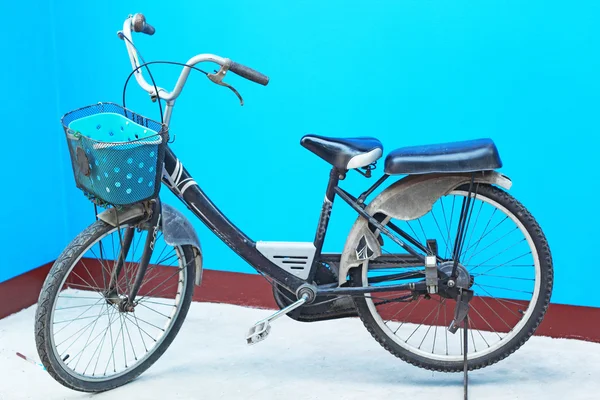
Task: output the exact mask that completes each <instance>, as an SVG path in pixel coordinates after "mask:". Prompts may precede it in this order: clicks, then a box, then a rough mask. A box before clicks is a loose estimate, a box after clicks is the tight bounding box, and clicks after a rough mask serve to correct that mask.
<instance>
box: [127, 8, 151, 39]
mask: <svg viewBox="0 0 600 400" xmlns="http://www.w3.org/2000/svg"><path fill="white" fill-rule="evenodd" d="M132 25H133V30H134V31H135V32H142V33H145V34H146V35H150V36H152V35H154V32H156V29H154V27H153V26H152V25H150V24H149V23H147V22H146V17H144V14H141V13H137V14H135V15H134V16H133V24H132Z"/></svg>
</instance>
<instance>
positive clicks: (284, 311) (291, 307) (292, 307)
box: [256, 294, 308, 325]
mask: <svg viewBox="0 0 600 400" xmlns="http://www.w3.org/2000/svg"><path fill="white" fill-rule="evenodd" d="M306 300H308V295H307V294H304V295H302V297H301V298H299V299H298V300H296V301H295V302H294V303H292V304H290V305H289V306H287V307H285V308H282V309H281V310H279V311H277V312H276V313H275V314H272V315H270V316H269V317H267V318H265V319H263V320H261V321H259V322H258V323H257V324H256V325H258V324H261V323H263V322H272V321H275V320H276V319H277V318H279V317H281V316H283V315H286V314H287V313H289V312H292V311H294V310H295V309H296V308H298V307H300V306H301V305H303V304H304V303H306Z"/></svg>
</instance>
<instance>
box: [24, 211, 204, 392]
mask: <svg viewBox="0 0 600 400" xmlns="http://www.w3.org/2000/svg"><path fill="white" fill-rule="evenodd" d="M127 232H129V235H133V237H132V240H131V245H130V246H129V251H128V253H127V258H126V259H125V262H124V263H123V267H122V270H121V272H120V274H119V275H118V279H117V280H116V285H112V286H111V285H110V281H111V275H116V274H113V273H114V271H115V265H116V264H117V263H116V262H115V261H114V260H115V259H118V256H117V255H118V254H120V252H121V244H122V243H126V242H127V241H126V240H125V239H124V238H125V237H126V234H127ZM147 235H148V232H147V231H145V230H140V229H137V227H136V226H135V225H127V224H125V225H122V226H121V227H120V229H117V228H115V227H113V226H111V225H108V224H106V223H105V222H103V221H97V222H96V223H94V224H93V225H91V226H90V227H88V228H87V229H86V230H84V231H83V232H81V233H80V234H79V235H78V236H77V237H76V238H75V240H73V242H71V244H70V245H69V246H68V247H67V248H66V249H65V250H64V251H63V253H62V254H61V255H60V257H59V258H58V260H57V261H56V262H55V263H54V265H53V267H52V269H51V270H50V273H49V275H48V277H47V279H46V281H45V283H44V286H43V288H42V292H41V294H40V298H39V302H38V309H37V313H36V319H35V339H36V344H37V348H38V353H39V356H40V359H41V360H42V363H43V364H44V366H45V367H46V369H47V370H48V372H49V373H50V375H51V376H52V377H53V378H54V379H56V380H57V381H58V382H60V383H61V384H63V385H64V386H66V387H68V388H71V389H74V390H79V391H84V392H101V391H105V390H110V389H114V388H116V387H118V386H121V385H124V384H126V383H128V382H130V381H131V380H133V379H135V378H136V377H137V376H139V375H140V374H141V373H142V372H144V371H145V370H146V369H148V368H149V367H150V366H151V365H152V364H153V363H154V362H156V360H158V358H159V357H160V356H161V355H162V354H163V353H164V352H165V350H166V349H167V348H168V347H169V345H170V344H171V342H172V341H173V339H174V338H175V336H176V335H177V333H178V331H179V329H180V327H181V325H182V323H183V321H184V319H185V317H186V314H187V312H188V309H189V306H190V302H191V300H192V294H193V291H194V276H195V271H196V265H195V258H194V250H193V249H192V248H191V247H190V246H180V247H171V246H169V245H168V244H166V243H165V242H164V238H163V237H162V232H159V233H158V234H157V237H156V243H155V245H154V251H153V254H152V258H151V259H150V263H149V265H148V269H147V271H146V274H145V275H144V279H143V281H142V283H141V285H140V290H139V292H138V295H137V296H136V298H135V300H134V301H133V302H132V303H130V304H133V305H134V307H133V308H132V309H128V310H127V311H125V307H123V306H122V304H121V303H122V302H123V301H124V300H126V297H127V293H129V289H130V287H131V286H132V285H133V281H134V279H135V276H136V273H137V268H138V267H139V261H140V258H141V254H142V250H143V247H144V242H145V240H146V237H147ZM124 247H127V245H124ZM109 287H110V288H111V289H109ZM123 304H126V303H123Z"/></svg>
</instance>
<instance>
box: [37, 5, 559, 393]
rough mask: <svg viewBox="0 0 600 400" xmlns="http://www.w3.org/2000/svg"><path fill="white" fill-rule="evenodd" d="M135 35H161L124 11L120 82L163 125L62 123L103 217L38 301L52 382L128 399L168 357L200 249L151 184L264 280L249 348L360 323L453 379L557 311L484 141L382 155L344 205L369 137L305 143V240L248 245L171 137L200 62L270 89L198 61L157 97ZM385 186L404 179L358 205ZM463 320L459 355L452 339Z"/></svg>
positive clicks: (119, 117)
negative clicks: (338, 203)
mask: <svg viewBox="0 0 600 400" xmlns="http://www.w3.org/2000/svg"><path fill="white" fill-rule="evenodd" d="M132 30H133V31H134V32H140V33H145V34H148V35H152V34H154V32H155V29H154V28H153V27H152V26H151V25H150V24H148V23H147V22H146V19H145V17H144V16H143V15H142V14H135V15H133V16H129V17H128V18H127V19H126V20H125V22H124V25H123V30H122V31H120V32H119V37H120V38H121V39H122V40H123V41H124V42H125V46H126V48H127V52H128V55H129V58H130V61H131V65H132V68H133V71H132V72H131V74H130V77H131V76H134V77H135V79H136V81H137V83H138V84H139V85H140V86H141V87H142V88H143V89H144V90H145V91H146V92H148V94H149V95H150V97H151V99H152V100H153V101H157V102H158V105H159V106H160V107H161V114H160V115H161V119H162V121H161V122H160V123H159V122H157V121H153V120H150V119H148V118H145V117H143V116H140V115H138V114H135V113H133V112H131V111H129V110H128V109H126V108H125V104H124V106H123V107H120V106H118V105H115V104H111V103H99V104H96V105H93V106H89V107H85V108H82V109H80V110H75V111H73V112H70V113H68V114H66V115H65V116H64V117H63V120H62V123H63V126H64V129H65V132H66V136H67V143H68V145H69V152H70V155H71V159H72V167H73V170H74V176H75V181H76V183H77V186H78V187H79V188H80V189H82V190H83V191H84V192H85V193H86V195H87V196H88V197H89V198H90V199H91V200H92V201H93V202H94V204H96V205H102V206H105V207H106V209H105V210H104V211H102V212H101V213H98V214H97V221H96V222H94V223H93V224H92V225H90V226H89V227H88V228H87V229H85V230H84V231H82V232H81V233H80V234H79V235H78V236H77V237H76V238H75V239H74V240H73V241H72V242H71V243H70V244H69V245H68V246H67V247H66V248H65V250H64V251H63V252H62V254H61V255H60V256H59V258H58V259H57V260H56V262H55V263H54V265H53V267H52V269H51V271H50V273H49V275H48V277H47V279H46V281H45V283H44V286H43V288H42V291H41V294H40V297H39V301H38V308H37V311H36V317H35V338H36V344H37V348H38V353H39V356H40V359H41V362H42V363H43V365H44V367H45V368H46V369H47V371H48V372H49V373H50V375H51V376H52V377H53V378H54V379H55V380H57V381H58V382H60V383H61V384H63V385H65V386H67V387H69V388H71V389H74V390H79V391H85V392H101V391H106V390H110V389H113V388H116V387H119V386H121V385H124V384H126V383H128V382H130V381H131V380H133V379H135V378H136V377H138V376H139V375H140V374H142V373H143V372H144V371H145V370H146V369H148V368H149V367H150V366H151V365H152V364H153V363H154V362H155V361H156V360H157V359H158V358H159V357H161V355H162V354H163V353H164V352H165V351H166V349H167V348H168V347H169V345H170V344H171V342H172V341H173V340H174V338H175V336H176V335H177V333H178V331H179V329H180V328H181V325H182V323H183V321H184V319H185V318H186V315H187V312H188V309H189V307H190V303H191V301H192V294H193V290H194V287H195V286H198V285H200V284H201V280H202V279H201V278H202V250H201V247H200V241H199V240H198V237H197V235H196V233H195V231H194V228H193V226H192V224H191V223H190V221H189V220H187V219H186V218H185V217H184V216H183V214H182V213H181V212H179V211H178V210H177V209H175V208H173V207H172V206H169V205H167V204H165V203H162V202H161V201H160V197H159V190H160V187H161V183H162V184H164V185H165V186H167V187H168V188H169V189H170V190H171V191H172V192H173V193H174V194H175V195H176V196H177V198H178V199H179V200H180V201H181V202H183V204H185V205H186V206H187V207H188V208H189V209H190V210H191V211H192V213H193V214H195V216H196V217H197V218H198V219H200V220H201V221H202V222H203V223H204V224H205V225H206V226H207V227H208V228H209V229H210V230H211V231H212V232H213V233H214V234H216V235H217V236H218V237H219V238H220V239H221V240H222V241H223V242H225V243H226V244H227V245H228V246H229V247H230V248H231V249H232V250H233V251H235V252H236V253H237V254H238V255H239V256H240V257H241V258H242V259H244V260H245V261H246V262H248V263H249V264H250V265H252V266H253V267H254V268H255V269H256V270H257V271H258V272H259V273H261V274H263V275H264V276H265V277H266V278H267V279H268V280H269V281H270V282H271V284H272V287H273V295H274V297H275V300H276V302H277V304H278V305H279V307H280V310H279V311H277V312H276V313H275V314H273V315H272V316H270V317H269V318H267V319H265V320H263V321H259V322H258V323H257V324H256V325H254V326H253V327H252V328H251V329H250V330H249V332H248V334H247V336H246V340H247V342H248V343H249V344H254V343H257V342H259V341H261V340H264V339H265V338H266V337H267V335H268V334H269V332H270V330H271V322H272V321H273V320H275V319H276V318H278V317H280V316H282V315H287V316H288V317H290V318H293V319H295V320H297V321H303V322H313V321H322V320H328V319H334V318H347V317H359V318H360V319H361V320H362V322H363V323H364V325H365V327H366V328H367V329H368V331H369V332H370V333H371V335H372V336H373V338H374V339H375V340H377V341H378V342H379V343H380V344H381V345H382V346H383V347H384V348H385V349H386V350H387V351H388V352H390V353H392V354H393V355H395V356H396V357H399V358H400V359H402V360H404V361H406V362H409V363H411V364H413V365H416V366H418V367H422V368H426V369H430V370H436V371H444V372H458V371H462V369H463V359H465V358H466V359H467V361H468V368H469V369H470V370H473V369H478V368H483V367H486V366H488V365H491V364H494V363H496V362H498V361H500V360H502V359H504V358H505V357H507V356H509V355H510V354H512V353H513V352H514V351H515V350H517V349H518V348H519V347H520V346H521V345H523V344H524V343H525V342H526V341H527V340H528V339H529V337H530V336H531V335H532V334H533V333H534V332H535V330H536V328H537V327H538V325H539V324H540V322H541V321H542V319H543V317H544V314H545V312H546V309H547V307H548V304H549V301H550V296H551V292H552V283H553V267H552V256H551V253H550V249H549V246H548V243H547V240H546V238H545V236H544V234H543V232H542V230H541V228H540V226H539V225H538V223H537V222H536V220H535V219H534V218H533V216H532V215H531V214H530V213H529V211H527V209H526V208H525V207H524V206H523V205H522V204H521V203H519V202H518V201H517V200H516V199H515V198H513V197H512V196H511V195H510V194H508V193H507V191H506V190H508V189H510V187H511V181H510V179H509V178H508V177H506V176H504V175H502V174H500V173H498V172H497V171H496V170H497V169H499V168H500V167H501V166H502V162H501V159H500V156H499V153H498V149H497V148H496V146H495V144H494V143H493V141H492V140H490V139H478V140H472V141H466V142H454V143H446V144H438V145H425V146H417V147H406V148H399V149H396V150H393V151H391V152H390V153H389V154H387V156H386V158H385V161H384V173H383V175H382V176H381V177H380V178H379V179H377V180H376V182H375V183H374V184H372V185H371V186H370V187H369V188H367V189H366V190H365V191H364V192H363V193H361V194H360V195H358V196H353V195H352V194H350V193H349V192H347V191H346V190H344V189H342V188H341V187H340V186H339V184H340V182H341V181H342V180H344V178H345V177H346V175H347V174H348V173H349V172H352V171H356V172H358V173H360V174H361V175H363V176H364V177H365V178H371V177H372V175H373V170H374V169H375V166H376V163H377V161H378V160H379V159H380V158H381V156H382V155H383V146H382V144H381V143H380V141H379V140H377V139H376V138H372V137H359V138H331V137H324V136H317V135H306V136H304V137H303V138H302V140H301V144H302V146H304V147H305V148H307V149H308V150H310V151H312V152H313V153H315V154H316V155H317V156H319V157H320V158H321V159H323V160H324V161H326V162H327V163H329V164H331V172H330V175H329V182H328V184H327V188H326V193H325V199H324V202H323V206H322V209H321V211H320V217H319V220H318V225H317V231H316V234H315V238H314V240H313V241H312V242H268V241H256V242H255V241H253V240H252V239H250V238H249V237H248V236H246V235H245V234H244V233H243V232H242V231H241V230H240V229H239V228H238V227H236V226H235V225H234V224H233V223H232V222H231V221H230V220H229V219H227V217H226V216H225V215H224V214H223V213H222V212H221V211H220V210H219V209H218V208H217V207H216V206H215V205H214V204H213V203H212V202H211V200H210V199H209V198H208V197H207V195H206V194H205V193H204V192H203V191H202V189H201V188H200V187H199V186H198V184H197V182H196V181H195V180H194V178H193V177H192V175H191V174H190V173H189V172H188V171H187V169H186V168H185V167H184V165H183V163H182V162H181V161H180V160H179V159H178V158H177V156H176V155H175V153H174V152H173V150H172V149H171V148H170V147H169V145H168V141H169V131H168V127H169V124H170V120H171V115H172V109H173V105H174V104H175V100H176V99H177V97H178V96H179V94H180V93H181V91H182V89H183V87H184V85H185V83H186V80H187V78H188V76H189V74H190V72H191V70H192V69H194V70H199V68H198V67H196V65H198V64H200V63H202V62H207V61H208V62H212V63H216V64H218V65H219V68H220V69H219V71H217V72H215V73H206V72H204V71H202V72H204V73H205V74H206V75H207V76H208V78H209V79H210V80H211V81H212V82H213V83H216V84H219V85H222V86H225V87H228V88H230V89H231V90H233V91H234V92H235V94H236V95H238V97H239V98H240V101H242V100H241V97H240V96H239V93H238V92H237V91H236V90H235V89H234V88H233V87H232V86H230V85H229V84H228V83H225V82H223V78H224V77H225V75H226V74H227V72H229V71H231V72H233V73H235V74H237V75H239V76H241V77H244V78H246V79H248V80H250V81H253V82H256V83H259V84H261V85H265V86H266V85H267V84H268V82H269V78H268V77H266V76H265V75H263V74H261V73H259V72H257V71H255V70H253V69H250V68H248V67H246V66H244V65H241V64H238V63H235V62H233V61H231V60H230V59H228V58H222V57H219V56H216V55H212V54H199V55H196V56H195V57H192V58H191V59H190V60H189V61H188V62H187V63H172V64H178V65H181V66H183V69H182V71H181V73H180V76H179V79H178V81H177V83H176V85H175V87H174V89H173V90H172V91H171V92H168V91H166V90H164V89H162V88H160V87H158V86H157V85H156V82H154V79H153V78H152V75H151V73H150V69H149V68H148V66H149V65H150V64H152V63H153V62H149V63H146V62H144V61H143V59H141V56H139V53H138V51H137V49H136V47H135V45H134V43H133V40H132ZM140 59H141V61H142V62H140ZM144 68H145V69H146V70H147V71H148V73H149V76H150V78H151V79H152V84H149V83H148V82H147V81H146V80H145V77H144V74H143V69H144ZM128 80H129V78H128ZM162 101H164V102H165V104H166V106H165V109H164V111H163V110H162V104H161V102H162ZM393 177H397V178H399V179H397V180H396V181H395V182H394V183H393V184H391V185H389V186H388V187H386V188H385V189H383V190H382V191H381V192H380V193H379V194H377V195H375V196H374V198H373V199H372V200H370V201H367V199H368V198H369V197H370V196H371V195H373V193H374V192H375V191H376V190H378V189H380V188H382V185H383V184H384V183H385V182H386V181H387V180H388V179H390V178H393ZM336 197H340V198H341V199H342V201H343V202H345V203H346V204H348V205H349V206H350V207H351V208H352V209H353V210H354V211H356V213H357V214H358V216H357V219H356V221H355V223H354V225H353V226H352V228H351V230H350V232H349V234H348V238H347V240H346V243H345V245H344V249H343V251H342V252H341V253H324V252H322V249H323V243H324V241H325V237H326V233H327V228H328V222H329V217H330V214H331V210H332V205H333V202H334V199H335V198H336ZM515 237H516V239H515ZM509 239H510V240H509ZM495 248H499V249H500V250H498V252H496V250H493V249H495ZM492 250H493V251H492ZM453 306H454V308H453ZM467 309H469V310H471V311H472V314H471V316H470V331H469V333H470V334H471V336H470V337H469V336H468V335H465V336H466V340H467V342H466V344H468V345H469V351H468V352H467V351H463V345H462V342H461V340H460V337H461V335H455V333H456V332H459V331H461V332H462V330H463V328H464V325H463V324H462V323H461V321H462V319H461V315H463V314H464V313H465V312H466V310H467ZM463 316H464V315H463ZM342 338H343V332H341V333H340V340H348V341H349V342H350V341H351V339H350V338H343V339H342ZM456 338H459V339H458V340H457V339H456ZM467 353H468V354H467Z"/></svg>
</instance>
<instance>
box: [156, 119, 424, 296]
mask: <svg viewBox="0 0 600 400" xmlns="http://www.w3.org/2000/svg"><path fill="white" fill-rule="evenodd" d="M165 112H166V110H165ZM344 174H345V171H338V170H337V169H336V168H333V169H332V170H331V173H330V176H329V182H328V184H327V190H326V193H325V200H324V201H323V206H322V209H321V214H320V217H319V222H318V225H317V231H316V234H315V238H314V246H315V248H316V252H315V256H314V258H313V263H312V265H311V267H310V271H309V275H308V279H306V280H303V279H301V278H299V277H297V276H295V275H293V274H291V273H289V272H287V271H285V270H283V269H281V268H280V267H279V266H277V265H275V264H274V263H272V262H271V261H270V260H269V259H268V258H267V257H265V256H264V255H263V254H262V253H260V252H259V251H258V250H257V248H256V242H254V241H253V240H252V239H250V238H249V237H248V236H247V235H246V234H244V233H243V232H242V231H241V230H240V229H239V228H238V227H237V226H235V225H234V224H233V223H232V222H231V221H230V220H229V219H228V218H227V217H226V216H225V215H224V214H223V213H222V212H221V211H220V210H219V209H218V208H217V206H216V205H215V204H214V203H213V202H212V201H211V200H210V199H209V198H208V196H207V195H206V194H205V193H204V192H203V191H202V189H201V188H200V187H199V186H198V184H197V183H196V181H195V180H194V178H193V177H192V176H191V175H190V173H189V172H188V171H187V169H186V168H185V166H184V165H183V164H182V163H181V161H180V160H179V159H178V158H177V156H176V155H175V153H174V152H173V150H172V149H170V148H168V149H167V151H166V154H165V168H164V172H163V183H164V184H165V185H166V186H167V187H168V188H169V189H170V190H171V191H172V192H173V193H174V194H175V195H176V196H177V197H178V198H179V199H180V200H181V201H182V202H183V203H184V204H185V205H186V206H187V207H188V208H189V209H190V210H191V211H192V212H193V213H194V215H195V216H196V217H198V219H200V220H201V221H202V222H203V223H204V224H205V225H206V226H207V227H208V228H209V229H210V230H211V231H212V232H213V233H214V234H215V235H217V236H218V237H219V238H220V239H221V240H222V241H223V242H224V243H225V244H227V245H228V246H229V247H230V248H231V249H232V250H233V251H235V252H236V253H237V254H238V255H239V256H240V257H241V258H243V259H244V260H245V261H246V262H248V263H249V264H250V265H251V266H252V267H254V268H255V269H256V270H257V271H258V272H260V273H262V274H264V275H266V276H268V277H270V278H271V279H273V280H274V281H275V282H276V283H278V284H279V285H281V286H283V287H285V288H287V289H288V290H290V291H292V292H294V293H295V292H296V291H297V290H298V288H300V287H301V286H302V285H305V284H307V283H311V282H312V280H313V278H314V276H315V273H316V270H317V267H318V266H319V263H321V262H335V261H339V259H340V257H341V254H322V249H323V243H324V242H325V236H326V233H327V227H328V224H329V217H330V215H331V208H332V205H333V201H334V199H335V195H336V194H338V195H340V197H342V199H343V200H345V201H346V202H347V203H348V204H349V205H350V206H351V207H352V208H354V209H355V210H356V211H357V212H358V213H359V214H360V215H362V216H363V217H367V218H368V219H369V220H370V221H371V219H372V220H373V221H372V223H373V224H374V225H375V227H376V228H378V229H380V231H381V232H382V233H384V234H386V235H387V236H390V235H392V234H391V233H390V232H389V231H388V230H387V229H386V228H385V227H384V226H382V225H381V224H379V222H378V221H376V220H375V219H374V218H373V217H371V216H369V215H368V214H366V213H365V212H364V210H363V207H364V206H365V205H364V204H361V203H359V202H358V201H357V200H356V199H355V198H353V197H352V196H351V195H349V194H348V193H347V192H345V191H344V190H343V189H341V188H340V187H339V186H338V183H339V180H340V177H341V176H343V175H344ZM381 181H382V180H380V181H378V182H377V183H376V185H377V184H380V182H381ZM369 190H371V191H372V188H370V189H369ZM367 192H368V191H367ZM367 192H365V193H367ZM402 236H406V237H410V235H408V234H407V233H406V232H403V231H402ZM411 239H412V241H414V242H415V243H418V241H416V240H415V239H414V238H411ZM393 240H394V241H396V242H397V243H399V244H400V243H401V244H400V245H401V246H402V247H403V248H404V249H405V250H407V251H408V253H409V254H396V255H389V256H383V257H379V259H381V260H380V262H381V263H382V264H383V265H384V266H385V265H398V264H400V263H406V264H407V265H424V262H425V256H424V255H422V254H420V253H419V252H418V251H417V250H415V249H414V248H413V247H411V246H409V245H408V244H406V243H404V242H401V241H400V240H399V239H398V238H397V237H396V236H394V237H393ZM379 259H378V260H379ZM399 275H401V274H395V275H394V277H396V278H397V279H395V280H400V279H402V276H399ZM409 278H412V279H414V273H412V276H411V274H408V276H407V277H406V278H405V279H409ZM419 289H423V290H426V289H425V286H424V283H423V285H421V284H420V283H405V284H394V285H387V286H369V287H353V288H347V287H332V285H331V284H330V285H320V286H318V287H317V294H318V295H326V296H338V295H359V294H364V293H372V292H384V291H386V292H387V291H400V290H419Z"/></svg>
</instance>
